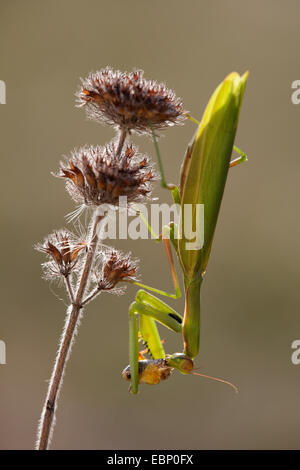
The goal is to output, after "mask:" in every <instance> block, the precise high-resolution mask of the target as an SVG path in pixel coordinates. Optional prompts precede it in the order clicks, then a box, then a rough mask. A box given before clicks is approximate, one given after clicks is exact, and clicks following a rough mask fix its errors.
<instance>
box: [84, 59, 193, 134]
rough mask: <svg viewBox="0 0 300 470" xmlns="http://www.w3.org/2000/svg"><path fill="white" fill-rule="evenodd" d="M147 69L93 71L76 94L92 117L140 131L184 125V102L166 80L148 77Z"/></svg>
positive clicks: (107, 68) (116, 125) (146, 131)
mask: <svg viewBox="0 0 300 470" xmlns="http://www.w3.org/2000/svg"><path fill="white" fill-rule="evenodd" d="M143 75H144V72H143V71H141V70H134V71H133V72H129V73H128V72H120V71H119V70H116V71H114V70H112V69H111V68H110V67H106V68H105V69H102V70H100V71H99V72H96V73H91V74H90V75H89V76H88V77H87V78H86V79H85V80H82V86H81V87H80V89H79V91H78V92H77V93H76V96H77V103H78V106H79V107H82V106H84V107H85V108H86V112H87V115H88V117H89V118H90V119H93V120H96V121H99V122H104V123H106V124H109V125H113V126H115V127H117V128H118V129H119V128H120V129H124V130H126V131H128V132H130V131H135V132H137V133H139V134H144V133H146V134H148V133H150V132H151V127H150V123H151V124H152V126H153V128H154V129H157V130H159V129H164V128H166V127H168V126H171V125H174V124H180V123H182V122H183V121H184V119H185V114H184V113H185V111H184V109H183V104H182V102H181V100H180V99H179V98H176V96H175V94H174V92H173V91H172V90H169V89H168V88H167V87H166V86H165V85H164V84H163V83H157V82H155V81H152V80H146V79H145V78H144V77H143Z"/></svg>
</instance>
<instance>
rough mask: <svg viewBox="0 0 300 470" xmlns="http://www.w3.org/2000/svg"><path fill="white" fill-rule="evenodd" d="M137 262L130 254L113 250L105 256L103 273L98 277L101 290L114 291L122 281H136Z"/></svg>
mask: <svg viewBox="0 0 300 470" xmlns="http://www.w3.org/2000/svg"><path fill="white" fill-rule="evenodd" d="M136 272H137V262H136V261H133V260H132V259H131V256H130V254H126V255H124V254H123V253H121V252H120V251H116V250H112V251H110V252H109V253H106V254H105V258H104V261H103V264H102V272H101V274H100V276H99V277H96V281H97V284H98V288H99V290H112V289H115V287H116V285H117V284H118V283H119V282H122V281H129V280H131V281H134V280H136Z"/></svg>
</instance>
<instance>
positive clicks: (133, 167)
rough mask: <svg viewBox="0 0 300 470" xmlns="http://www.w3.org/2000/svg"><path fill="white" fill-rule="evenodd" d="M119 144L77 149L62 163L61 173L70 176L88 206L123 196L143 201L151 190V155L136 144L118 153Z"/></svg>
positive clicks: (115, 201) (70, 185) (74, 195)
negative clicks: (139, 151)
mask: <svg viewBox="0 0 300 470" xmlns="http://www.w3.org/2000/svg"><path fill="white" fill-rule="evenodd" d="M116 147H117V145H116V143H115V142H111V143H110V144H107V145H106V146H104V147H101V146H90V147H83V148H80V149H78V150H74V151H73V153H72V154H71V158H70V159H69V160H67V162H66V163H61V165H60V173H59V174H58V175H57V176H60V177H62V178H65V179H66V180H67V190H68V192H69V193H70V195H71V196H72V198H73V199H74V200H75V201H76V202H79V203H81V204H85V205H87V206H89V205H93V206H99V205H101V204H112V205H117V204H118V202H119V197H121V196H126V197H127V201H128V202H134V201H137V202H138V201H139V200H140V199H142V198H143V197H144V196H148V195H149V194H150V193H151V185H150V182H151V181H152V180H153V179H154V177H155V175H154V172H153V169H152V167H151V164H150V161H149V159H148V157H147V156H145V155H143V156H142V155H140V154H139V153H138V150H137V148H136V147H134V146H133V145H127V146H125V148H124V150H122V151H121V153H120V154H117V148H116Z"/></svg>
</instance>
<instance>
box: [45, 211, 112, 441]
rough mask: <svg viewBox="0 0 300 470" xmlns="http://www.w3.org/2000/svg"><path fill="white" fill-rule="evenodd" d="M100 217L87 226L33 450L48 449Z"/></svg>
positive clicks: (94, 249) (92, 258)
mask: <svg viewBox="0 0 300 470" xmlns="http://www.w3.org/2000/svg"><path fill="white" fill-rule="evenodd" d="M102 218H103V216H100V215H96V214H94V219H93V223H92V226H91V236H90V243H89V249H88V252H87V255H86V260H85V263H84V266H83V268H82V273H81V277H80V281H79V285H78V288H77V292H76V296H75V299H74V302H73V303H72V304H71V305H70V307H69V314H68V315H67V318H66V323H65V326H64V329H63V333H62V337H61V341H60V346H59V351H58V354H57V358H56V361H55V364H54V368H53V372H52V376H51V379H50V383H49V388H48V392H47V396H46V401H45V404H44V407H43V411H42V415H41V419H40V426H39V431H38V438H37V444H36V449H37V450H46V449H48V446H49V443H50V439H51V435H52V432H53V426H54V417H55V411H56V406H57V398H58V394H59V390H60V387H61V385H62V380H63V375H64V371H65V367H66V363H67V361H68V358H69V356H70V352H71V347H72V343H73V340H74V337H75V335H76V330H77V327H78V324H79V319H80V316H81V311H82V299H83V296H84V293H85V290H86V287H87V285H88V281H89V274H90V271H91V268H92V265H93V260H94V255H95V251H96V248H97V244H98V224H99V222H100V221H101V219H102ZM69 287H71V286H70V284H69V285H68V283H67V289H68V292H69V294H70V290H69Z"/></svg>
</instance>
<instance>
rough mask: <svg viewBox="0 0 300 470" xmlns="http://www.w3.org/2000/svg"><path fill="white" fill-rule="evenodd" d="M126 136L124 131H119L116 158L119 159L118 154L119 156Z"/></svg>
mask: <svg viewBox="0 0 300 470" xmlns="http://www.w3.org/2000/svg"><path fill="white" fill-rule="evenodd" d="M126 135H127V131H126V129H121V131H120V136H119V143H118V147H117V150H116V156H117V157H119V156H120V154H121V151H122V148H123V146H124V143H125V140H126Z"/></svg>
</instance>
